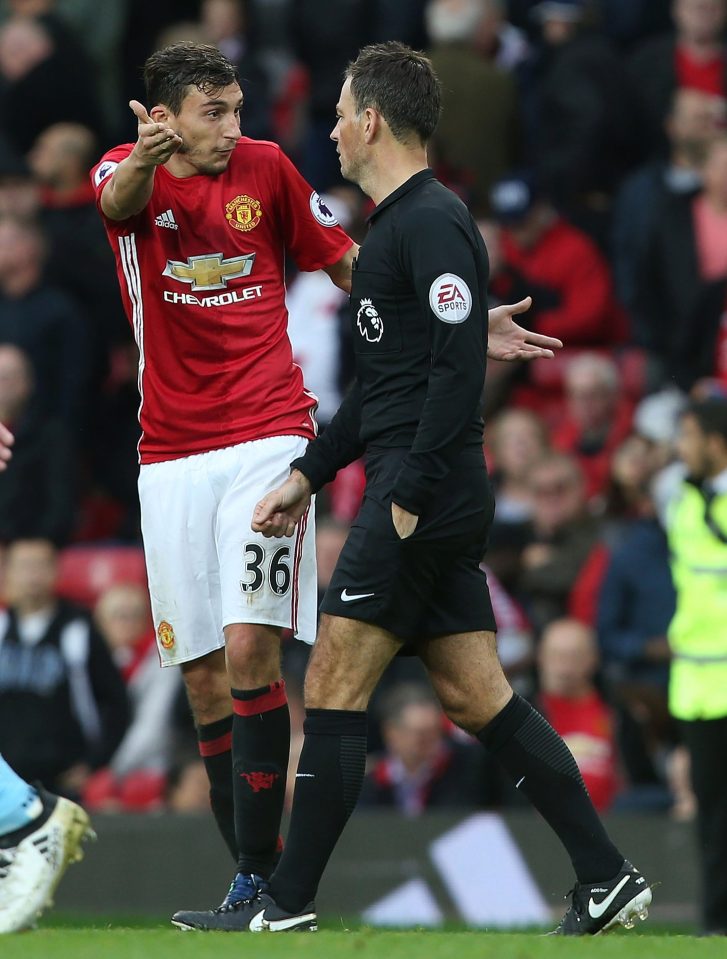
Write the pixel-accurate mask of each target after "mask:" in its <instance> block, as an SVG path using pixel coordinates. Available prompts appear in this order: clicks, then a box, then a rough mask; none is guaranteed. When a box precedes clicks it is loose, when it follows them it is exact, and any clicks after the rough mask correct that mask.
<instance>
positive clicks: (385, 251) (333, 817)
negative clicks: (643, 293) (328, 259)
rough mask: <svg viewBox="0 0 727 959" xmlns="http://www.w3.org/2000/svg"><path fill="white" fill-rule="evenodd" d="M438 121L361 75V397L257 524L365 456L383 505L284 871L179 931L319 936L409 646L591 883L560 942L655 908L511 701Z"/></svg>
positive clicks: (397, 64)
mask: <svg viewBox="0 0 727 959" xmlns="http://www.w3.org/2000/svg"><path fill="white" fill-rule="evenodd" d="M439 113H440V90H439V83H438V80H437V78H436V76H435V74H434V72H433V70H432V67H431V64H430V62H429V60H428V59H427V58H426V57H425V56H423V55H422V54H420V53H416V52H414V51H412V50H410V49H409V48H408V47H405V46H403V45H401V44H398V43H385V44H381V45H376V46H370V47H366V48H365V49H364V50H362V51H361V53H360V54H359V56H358V58H357V59H356V60H355V61H354V62H353V63H352V64H351V65H350V66H349V68H348V71H347V73H346V80H345V83H344V86H343V90H342V92H341V97H340V100H339V103H338V107H337V116H338V120H337V123H336V126H335V129H334V131H333V133H332V135H331V136H332V139H333V140H334V141H335V142H336V143H337V146H338V153H339V155H340V160H341V170H342V172H343V175H344V176H345V177H346V178H347V179H349V180H352V181H353V182H354V183H358V184H359V185H360V186H361V188H362V189H363V190H364V191H365V192H366V193H367V194H368V196H370V197H371V198H372V200H373V201H374V202H375V203H376V208H375V210H374V211H373V213H372V214H371V216H370V218H369V223H370V230H369V233H368V236H367V238H366V240H365V242H364V244H363V246H362V248H361V250H360V252H359V256H358V262H357V264H356V268H355V270H354V273H353V285H352V293H351V320H352V324H353V339H354V343H355V351H356V371H357V382H356V385H355V387H354V388H353V389H352V390H351V392H350V393H349V394H348V396H347V397H346V399H345V400H344V402H343V404H342V406H341V408H340V409H339V411H338V413H337V414H336V416H335V417H334V419H333V420H332V422H331V424H330V425H329V427H328V428H327V429H326V430H325V432H324V433H323V434H322V435H321V436H320V437H319V438H318V439H316V440H315V441H314V442H312V443H311V444H310V445H309V446H308V450H307V452H306V453H305V455H304V456H303V457H302V458H300V459H299V460H296V461H295V462H294V463H293V464H292V467H293V468H292V471H291V475H290V478H289V479H288V480H287V481H286V482H285V483H284V484H283V486H281V487H280V488H279V489H277V490H275V491H273V492H272V493H270V494H268V496H266V497H265V499H263V500H262V502H261V503H260V504H259V505H258V507H257V508H256V511H255V515H254V519H253V529H254V530H256V531H259V532H262V533H264V534H265V535H269V536H284V535H290V534H291V533H292V532H293V530H294V528H295V524H296V523H297V521H298V520H299V519H300V518H301V516H302V515H303V513H304V511H305V509H306V508H307V506H308V505H309V503H310V498H311V494H312V493H313V492H315V491H316V490H318V489H320V488H321V487H322V486H323V485H324V483H326V482H328V481H329V480H331V479H332V478H333V477H334V476H335V474H336V472H337V471H338V470H339V469H341V468H342V467H343V466H345V465H346V464H348V463H350V462H352V461H353V460H355V459H356V458H358V457H359V456H361V455H362V454H363V453H364V452H365V454H366V491H365V494H364V500H363V503H362V506H361V510H360V512H359V515H358V517H357V518H356V520H355V522H354V524H353V527H352V529H351V532H350V535H349V538H348V540H347V542H346V545H345V546H344V548H343V551H342V553H341V557H340V560H339V562H338V565H337V567H336V570H335V572H334V574H333V578H332V580H331V583H330V586H329V588H328V591H327V593H326V595H325V597H324V599H323V603H322V606H321V610H322V613H323V616H322V620H321V625H320V629H319V634H318V639H317V641H316V644H315V646H314V649H313V653H312V656H311V660H310V665H309V668H308V674H307V676H306V690H305V699H306V707H307V708H306V720H305V734H306V735H305V744H304V746H303V752H302V755H301V758H300V763H299V767H298V775H297V778H296V788H295V798H294V803H293V811H292V818H291V825H290V833H289V837H288V841H287V844H286V847H285V850H284V852H283V856H282V859H281V861H280V865H279V866H278V868H277V870H276V872H275V874H274V875H273V877H272V878H271V880H270V884H269V887H267V888H264V887H263V886H262V885H261V889H260V893H259V895H258V896H257V897H256V898H255V899H253V900H250V901H247V902H243V903H238V904H237V905H236V906H235V907H234V908H232V909H231V910H228V911H227V912H224V913H221V912H220V910H216V911H213V912H208V913H179V914H177V915H176V916H175V917H174V921H175V922H176V923H177V924H178V925H180V926H186V927H190V926H191V927H196V928H224V929H230V930H231V929H238V930H241V931H244V930H252V931H257V930H268V931H285V930H290V929H314V928H316V924H317V920H316V914H315V906H314V904H313V899H314V897H315V893H316V890H317V887H318V883H319V880H320V878H321V875H322V873H323V870H324V868H325V865H326V863H327V861H328V858H329V856H330V854H331V852H332V851H333V848H334V846H335V844H336V842H337V840H338V837H339V836H340V834H341V832H342V830H343V828H344V826H345V824H346V821H347V820H348V817H349V816H350V814H351V812H352V810H353V808H354V806H355V804H356V800H357V799H358V795H359V791H360V788H361V783H362V779H363V775H364V765H365V759H366V708H367V706H368V702H369V698H370V696H371V693H372V692H373V690H374V687H375V686H376V684H377V682H378V680H379V678H380V677H381V674H382V673H383V671H384V669H385V668H386V666H387V665H388V663H389V662H390V661H391V660H392V658H393V657H394V656H395V655H396V654H397V653H398V652H400V651H401V650H402V648H403V647H404V646H408V647H411V648H413V650H414V651H415V652H416V653H417V654H418V655H419V656H420V658H421V659H422V661H423V663H424V665H425V666H426V668H427V670H428V672H429V676H430V678H431V681H432V684H433V686H434V689H435V691H436V693H437V695H438V697H439V699H440V701H441V703H442V706H443V708H444V710H445V712H446V713H447V715H448V716H449V717H450V718H451V719H452V720H453V721H454V722H455V723H457V725H459V726H461V727H462V728H463V729H466V730H467V731H468V732H470V733H472V734H473V735H476V736H477V738H478V739H479V740H480V741H481V742H482V743H483V744H484V745H485V746H486V747H487V748H489V749H491V750H493V751H494V753H495V754H496V755H497V756H498V758H499V759H500V761H501V762H502V764H503V766H504V767H505V769H506V770H507V772H508V773H509V774H510V776H511V777H512V778H513V780H514V781H515V783H516V785H517V786H518V787H519V788H520V789H521V790H522V791H523V792H524V793H526V794H527V795H528V796H529V798H530V799H531V801H532V803H533V804H534V805H535V807H536V808H537V809H538V810H539V811H540V812H541V813H542V815H543V816H544V817H545V819H546V820H547V821H548V823H549V824H550V825H551V826H552V828H553V829H554V830H555V831H556V833H557V834H558V836H559V837H560V839H561V841H562V843H563V845H564V846H565V848H566V850H567V852H568V854H569V855H570V857H571V860H572V862H573V866H574V868H575V872H576V877H577V882H576V886H575V890H574V892H573V900H572V905H571V907H570V909H569V910H568V912H567V913H566V915H565V917H564V918H563V920H562V922H561V924H560V926H559V927H558V932H560V933H563V934H576V935H580V934H592V933H596V932H599V931H600V930H602V929H603V928H605V927H606V926H608V925H611V924H614V923H616V922H622V923H623V924H624V925H627V926H630V925H632V924H633V921H634V918H636V917H637V916H638V917H640V918H645V916H646V912H647V907H648V905H649V903H650V902H651V891H650V889H649V887H648V885H647V883H646V881H645V880H644V878H643V876H642V875H641V874H640V873H639V872H638V871H637V870H636V869H635V868H634V867H633V866H632V865H631V864H630V863H628V862H627V861H625V860H624V857H623V856H622V855H621V853H619V851H618V850H617V849H616V848H615V846H614V845H613V844H612V843H611V841H610V840H609V838H608V836H607V835H606V832H605V830H604V828H603V826H602V824H601V822H600V820H599V819H598V816H597V815H596V813H595V811H594V809H593V806H592V805H591V802H590V799H589V798H588V794H587V792H586V789H585V786H584V784H583V780H582V779H581V776H580V773H579V771H578V768H577V766H576V764H575V761H574V759H573V757H572V755H571V753H570V752H569V750H568V748H567V747H566V745H565V744H564V743H563V741H562V740H561V739H560V737H559V736H558V735H557V734H556V733H555V731H554V730H553V729H552V728H551V727H550V726H549V725H548V723H547V722H546V721H545V720H544V719H543V718H542V717H541V716H540V715H539V713H537V712H536V711H535V710H534V709H533V708H532V707H531V706H530V705H529V704H528V703H527V702H526V701H525V700H523V699H521V698H520V697H519V696H518V695H517V694H514V693H513V691H512V689H511V688H510V686H509V684H508V682H507V680H506V679H505V676H504V675H503V672H502V668H501V666H500V663H499V660H498V657H497V649H496V643H495V621H494V617H493V614H492V607H491V604H490V599H489V593H488V589H487V582H486V579H485V575H484V573H483V572H482V571H481V569H480V566H479V564H480V561H481V559H482V555H483V553H484V550H485V545H486V540H487V533H488V529H489V526H490V522H491V520H492V514H493V505H494V504H493V497H492V492H491V490H490V485H489V482H488V477H487V470H486V467H485V462H484V456H483V451H482V429H483V424H482V420H481V419H480V416H479V413H478V408H479V403H480V396H481V393H482V386H483V382H484V377H485V364H486V357H487V350H488V342H487V292H486V291H487V275H488V265H487V253H486V250H485V247H484V244H483V242H482V239H481V237H480V235H479V232H478V230H477V228H476V226H475V223H474V221H473V219H472V217H471V216H470V214H469V212H468V211H467V209H466V207H465V206H464V204H463V203H462V202H461V201H460V200H459V199H458V198H457V197H456V196H455V195H454V194H453V193H451V192H450V191H449V190H447V189H446V188H445V187H444V186H442V184H440V183H439V182H438V181H437V180H436V179H435V178H434V175H433V173H432V171H431V170H430V169H428V168H427V159H426V144H427V141H428V140H429V138H430V137H431V135H432V133H433V132H434V129H435V127H436V124H437V120H438V118H439ZM473 122H475V118H473ZM531 342H532V343H534V344H535V345H538V344H539V345H540V346H543V345H547V344H546V343H545V342H544V340H543V338H539V337H531ZM551 343H552V341H551Z"/></svg>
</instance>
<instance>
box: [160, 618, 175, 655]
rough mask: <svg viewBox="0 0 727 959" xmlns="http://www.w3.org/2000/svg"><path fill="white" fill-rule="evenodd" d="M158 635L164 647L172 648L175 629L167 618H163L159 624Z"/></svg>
mask: <svg viewBox="0 0 727 959" xmlns="http://www.w3.org/2000/svg"><path fill="white" fill-rule="evenodd" d="M157 636H158V638H159V642H160V644H161V646H162V648H163V649H171V648H172V646H173V645H174V629H173V628H172V624H171V623H168V622H167V621H166V619H163V620H162V621H161V623H159V625H158V626H157Z"/></svg>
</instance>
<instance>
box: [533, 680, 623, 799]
mask: <svg viewBox="0 0 727 959" xmlns="http://www.w3.org/2000/svg"><path fill="white" fill-rule="evenodd" d="M538 707H539V709H540V711H541V712H542V714H543V715H544V716H545V718H546V719H547V720H548V722H549V723H550V725H551V726H552V727H553V729H555V731H556V732H557V733H559V734H560V735H561V736H562V737H563V739H564V740H565V741H566V743H567V745H568V748H569V749H570V751H571V752H572V753H573V756H574V757H575V761H576V763H577V764H578V768H579V769H580V771H581V775H582V776H583V781H584V782H585V784H586V788H587V789H588V792H589V794H590V797H591V800H592V801H593V805H594V806H595V807H596V809H598V810H599V812H603V811H604V810H606V809H608V808H609V806H610V805H611V803H612V802H613V799H614V796H615V795H616V793H617V791H618V785H619V779H618V771H617V768H616V744H615V739H614V721H613V714H612V713H611V710H610V709H609V708H608V706H607V705H606V704H605V703H604V701H603V700H602V699H601V697H600V696H599V694H598V693H597V692H596V691H595V690H594V691H593V692H592V693H588V694H587V695H586V696H583V697H582V698H581V699H566V698H565V697H563V696H551V695H548V694H546V693H541V695H540V696H539V698H538Z"/></svg>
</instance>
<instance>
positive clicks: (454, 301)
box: [429, 273, 472, 323]
mask: <svg viewBox="0 0 727 959" xmlns="http://www.w3.org/2000/svg"><path fill="white" fill-rule="evenodd" d="M429 306H430V307H431V309H432V313H434V315H435V316H437V317H439V319H440V320H442V321H443V322H444V323H464V321H465V320H466V319H467V317H468V316H469V315H470V310H471V309H472V294H471V293H470V288H469V287H468V286H467V284H466V283H465V281H464V280H463V279H462V277H461V276H457V274H456V273H442V275H441V276H438V277H437V279H436V280H435V281H434V282H433V283H432V285H431V286H430V287H429Z"/></svg>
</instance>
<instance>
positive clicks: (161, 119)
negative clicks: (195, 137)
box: [149, 103, 170, 123]
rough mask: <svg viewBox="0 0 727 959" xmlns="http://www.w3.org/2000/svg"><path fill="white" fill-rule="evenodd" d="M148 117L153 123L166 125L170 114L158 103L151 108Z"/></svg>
mask: <svg viewBox="0 0 727 959" xmlns="http://www.w3.org/2000/svg"><path fill="white" fill-rule="evenodd" d="M149 116H150V117H151V118H152V120H153V121H154V122H155V123H168V122H169V117H170V113H169V110H168V109H167V108H166V107H165V106H163V105H162V104H161V103H158V104H157V105H156V106H155V107H152V108H151V110H150V111H149Z"/></svg>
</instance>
